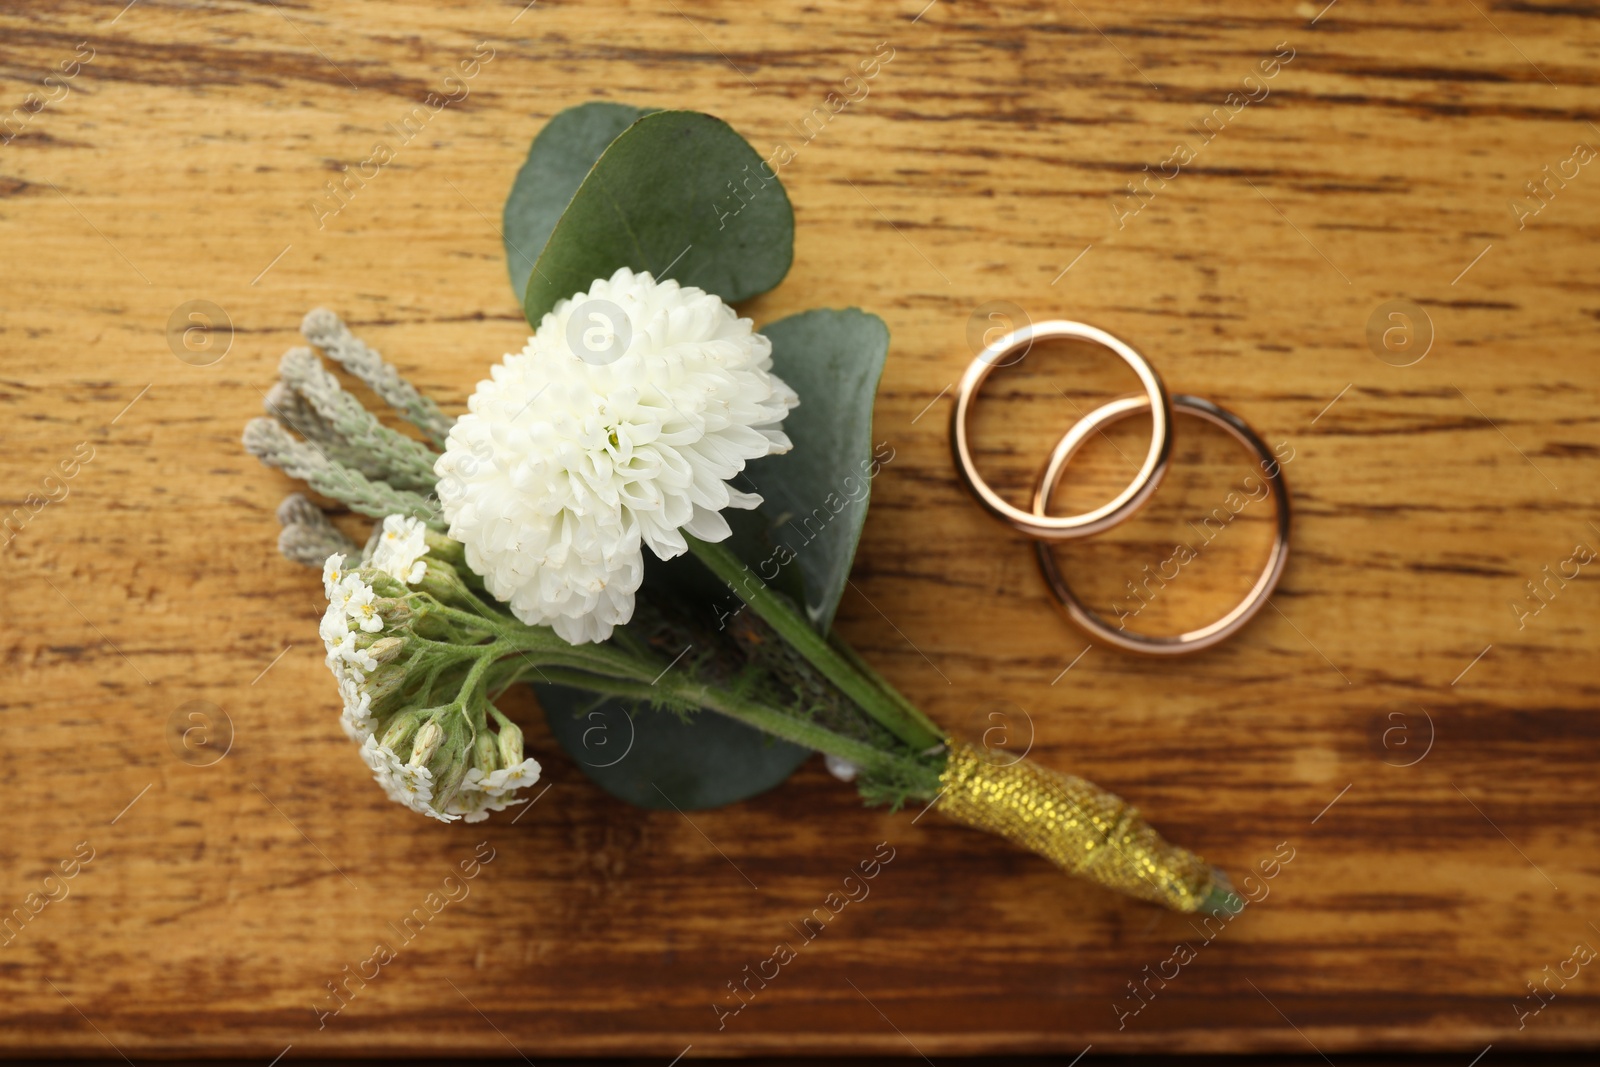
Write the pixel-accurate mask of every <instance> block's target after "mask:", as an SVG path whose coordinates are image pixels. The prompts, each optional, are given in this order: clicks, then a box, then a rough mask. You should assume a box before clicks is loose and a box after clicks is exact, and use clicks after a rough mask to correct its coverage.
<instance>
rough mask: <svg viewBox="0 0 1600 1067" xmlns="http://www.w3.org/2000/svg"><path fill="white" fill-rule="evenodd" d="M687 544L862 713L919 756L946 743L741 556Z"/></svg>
mask: <svg viewBox="0 0 1600 1067" xmlns="http://www.w3.org/2000/svg"><path fill="white" fill-rule="evenodd" d="M686 540H687V541H688V542H689V551H691V552H693V553H694V554H695V556H696V557H697V558H698V559H699V560H700V562H702V563H704V564H705V565H706V566H707V567H709V568H710V569H711V572H712V573H713V574H715V575H716V576H717V577H718V578H721V579H722V580H723V581H725V582H727V583H728V585H729V587H730V588H732V589H733V591H734V592H735V593H736V594H738V596H739V598H740V599H741V600H743V601H744V602H745V603H746V604H748V605H750V606H751V607H752V608H754V609H755V611H756V614H757V615H760V616H761V618H762V619H764V620H765V621H766V622H767V624H768V625H770V626H771V627H772V628H773V629H774V630H777V631H778V633H779V634H780V635H781V636H782V637H783V639H784V640H785V641H788V642H789V644H790V645H792V646H793V647H794V648H795V650H796V651H798V652H799V653H800V654H801V655H802V656H804V657H805V658H806V659H807V660H808V661H809V662H810V663H811V665H812V666H813V667H815V668H816V669H817V670H819V671H821V672H822V674H823V675H824V676H825V677H827V678H828V680H829V681H831V682H833V684H834V685H836V686H838V687H839V688H840V689H841V690H842V691H843V692H844V693H845V695H846V696H848V697H850V698H851V699H852V700H854V701H855V702H856V703H857V704H858V705H860V707H861V709H862V710H863V711H865V712H866V713H867V714H868V715H871V716H872V717H873V718H874V719H876V720H878V722H880V723H881V724H883V726H884V728H885V729H887V730H889V731H890V732H891V733H893V734H894V735H895V736H896V737H898V738H900V740H902V741H904V742H905V743H906V744H907V745H909V746H910V747H911V748H912V749H913V750H914V751H917V752H922V751H924V750H926V749H929V748H933V747H935V746H938V745H942V744H944V740H945V735H944V731H942V730H940V729H939V727H938V726H937V725H935V724H934V722H933V720H932V719H929V718H928V717H927V716H926V715H924V714H923V713H922V712H920V711H918V710H917V709H916V708H915V707H913V706H912V705H911V703H910V702H909V701H907V700H906V699H905V698H904V697H901V696H899V694H897V693H896V694H894V695H892V696H891V695H890V694H891V693H893V690H892V689H891V688H890V687H889V684H888V683H887V682H885V681H883V679H881V678H878V679H877V680H876V681H874V680H873V678H869V677H868V676H867V675H865V674H863V673H862V672H861V671H860V670H859V669H858V668H857V667H856V666H855V665H854V664H852V663H851V662H850V660H849V659H847V658H846V657H845V656H844V655H842V654H841V653H840V652H839V651H838V650H837V649H835V648H834V647H833V646H832V645H830V644H829V643H828V641H827V639H826V638H824V637H823V636H822V635H821V634H819V633H817V631H816V630H814V629H813V628H812V627H811V624H810V623H809V622H807V621H806V620H805V619H803V618H801V617H800V615H799V614H798V613H796V612H795V610H794V609H793V608H791V607H790V606H789V604H788V603H787V602H786V601H785V600H784V599H783V598H782V597H780V596H779V595H778V594H777V593H774V592H773V591H772V590H771V589H769V588H767V586H766V583H764V582H762V581H761V579H760V578H758V577H756V575H755V574H754V573H753V572H752V571H751V570H750V568H748V567H746V566H745V565H744V564H743V563H741V562H739V559H738V557H737V556H735V555H734V554H733V553H732V552H731V551H729V550H728V548H727V547H726V546H724V545H721V544H711V543H709V542H706V541H702V540H700V539H699V538H697V537H686ZM845 758H847V759H848V758H849V757H845ZM851 762H855V761H854V760H852V761H851Z"/></svg>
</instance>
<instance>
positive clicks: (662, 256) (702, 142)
mask: <svg viewBox="0 0 1600 1067" xmlns="http://www.w3.org/2000/svg"><path fill="white" fill-rule="evenodd" d="M617 117H618V116H617V114H616V113H613V114H612V116H611V120H610V121H612V122H614V121H615V120H616V118H617ZM600 135H601V134H600V133H598V132H597V133H595V134H594V136H595V137H596V138H598V137H599V136H600ZM537 147H538V145H537V142H536V143H535V148H537ZM531 158H532V153H530V161H531ZM525 169H526V168H525ZM793 257H794V211H793V210H792V209H791V208H790V206H789V197H788V195H787V194H785V193H784V191H783V183H782V182H780V181H778V178H777V175H776V174H773V173H772V172H771V171H770V170H769V169H768V168H767V166H766V164H765V163H764V161H763V160H762V159H761V157H760V156H759V155H757V154H756V150H755V149H753V148H751V147H750V145H749V144H748V143H747V142H746V141H745V139H744V138H742V137H740V136H739V135H738V134H737V133H735V132H734V130H733V128H732V127H731V126H729V125H728V124H727V123H725V122H723V121H722V120H721V119H718V118H713V117H712V116H710V115H704V114H701V113H700V112H697V111H657V112H654V113H653V114H648V115H645V116H644V117H643V118H640V119H639V120H638V121H637V122H635V123H633V125H631V126H629V127H628V128H627V129H626V130H624V131H623V132H622V133H621V134H620V135H618V136H617V137H616V139H615V140H614V141H612V142H611V143H610V145H609V147H607V148H606V149H605V151H604V152H602V153H601V155H600V158H599V159H598V160H597V161H596V162H595V164H594V167H593V169H591V170H590V171H589V173H588V175H587V176H586V177H585V178H584V179H583V182H582V183H581V184H580V185H579V186H578V191H577V192H576V193H575V194H573V196H572V199H571V201H570V202H569V203H568V204H567V206H566V210H565V211H564V212H562V214H561V217H560V220H559V221H558V222H557V223H556V224H555V228H554V229H553V230H552V231H551V233H550V237H549V240H548V241H546V242H545V244H544V248H543V251H541V252H540V253H539V256H538V260H537V262H536V263H535V265H534V268H533V271H532V274H531V276H530V277H529V279H528V287H527V290H526V292H525V294H524V296H523V311H524V313H525V314H526V315H527V317H528V321H529V322H530V323H532V324H533V325H534V326H535V327H537V326H538V324H539V320H540V319H542V318H543V317H544V315H545V313H546V312H548V311H549V310H550V309H551V308H552V307H554V306H555V304H556V302H557V301H559V300H563V299H565V298H567V297H570V296H572V295H573V294H574V293H578V292H583V291H586V290H587V289H588V288H589V285H590V283H591V282H593V281H594V280H595V279H596V278H607V277H610V276H611V275H612V274H613V273H615V272H616V270H617V268H619V267H630V268H632V269H633V270H636V271H649V272H651V274H653V275H655V276H656V277H658V278H663V277H665V278H675V279H677V280H678V282H680V283H681V284H683V285H693V286H698V287H700V288H701V289H704V290H706V291H707V292H709V293H715V294H716V295H717V296H720V297H721V298H722V299H723V300H724V301H726V302H728V303H730V304H731V303H736V302H738V301H740V300H746V299H749V298H750V297H752V296H756V295H758V294H760V293H764V292H766V291H767V290H768V289H771V288H772V287H773V286H775V285H777V284H778V283H779V282H780V281H782V280H783V276H784V275H785V274H786V273H788V270H789V263H790V261H791V260H792V259H793ZM512 258H514V259H520V258H521V257H520V256H518V255H516V254H515V253H513V254H512ZM513 276H515V275H513Z"/></svg>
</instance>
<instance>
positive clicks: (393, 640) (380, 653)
mask: <svg viewBox="0 0 1600 1067" xmlns="http://www.w3.org/2000/svg"><path fill="white" fill-rule="evenodd" d="M404 647H406V643H405V641H403V640H401V639H400V638H398V637H382V638H379V639H378V640H376V641H374V642H373V643H372V644H371V645H370V646H369V647H368V648H367V654H368V655H370V656H371V657H372V658H373V659H375V660H377V661H378V662H379V663H388V662H389V661H390V660H392V659H394V658H395V657H396V656H398V655H399V654H400V650H401V649H402V648H404Z"/></svg>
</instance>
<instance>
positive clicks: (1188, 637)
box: [1033, 393, 1289, 656]
mask: <svg viewBox="0 0 1600 1067" xmlns="http://www.w3.org/2000/svg"><path fill="white" fill-rule="evenodd" d="M1172 406H1173V410H1174V411H1176V412H1181V413H1183V414H1185V415H1194V416H1197V417H1198V418H1202V419H1205V420H1206V421H1207V422H1210V423H1212V424H1214V425H1216V426H1220V427H1221V428H1222V429H1224V430H1226V431H1227V432H1228V433H1229V434H1230V435H1232V437H1233V438H1234V439H1235V440H1237V441H1239V442H1240V443H1241V444H1243V445H1244V446H1245V447H1246V448H1248V449H1250V450H1251V451H1252V452H1254V453H1255V454H1256V455H1257V456H1258V457H1259V458H1260V468H1261V474H1262V476H1263V477H1264V478H1265V479H1266V482H1267V485H1268V486H1269V487H1270V489H1271V492H1272V499H1273V504H1274V506H1275V507H1276V508H1277V526H1276V528H1275V529H1274V531H1273V541H1272V553H1271V555H1270V556H1269V557H1268V559H1267V566H1266V569H1265V570H1263V571H1262V572H1261V576H1260V577H1259V578H1257V579H1256V584H1255V586H1254V587H1252V588H1251V590H1250V592H1249V593H1248V594H1247V595H1246V596H1245V598H1244V600H1242V601H1240V603H1239V604H1238V605H1237V606H1236V607H1234V609H1233V610H1232V611H1230V612H1228V613H1227V614H1226V615H1224V616H1223V617H1222V618H1220V619H1218V620H1217V621H1216V622H1213V623H1210V624H1209V625H1206V626H1202V627H1200V628H1199V629H1198V630H1190V631H1188V632H1186V633H1181V634H1176V635H1174V636H1150V635H1147V634H1140V633H1134V632H1133V631H1132V630H1128V629H1124V628H1119V627H1116V626H1112V625H1111V624H1110V623H1108V622H1106V620H1105V619H1103V618H1101V617H1100V616H1099V615H1097V614H1095V613H1094V612H1093V611H1090V610H1089V608H1088V607H1087V606H1085V605H1084V603H1083V601H1082V600H1080V599H1078V596H1077V594H1076V593H1074V592H1073V591H1072V588H1071V587H1070V586H1068V585H1067V582H1066V579H1065V578H1063V577H1062V575H1061V568H1060V566H1059V565H1058V564H1057V563H1056V558H1055V556H1054V555H1053V554H1052V553H1051V551H1050V546H1049V545H1046V544H1045V543H1044V542H1042V541H1040V542H1036V543H1035V544H1034V546H1033V547H1034V550H1035V552H1036V553H1037V555H1038V557H1039V571H1040V573H1041V574H1043V575H1044V580H1045V583H1046V584H1047V585H1048V586H1049V587H1050V592H1051V593H1052V594H1053V595H1054V596H1055V598H1056V602H1057V603H1058V604H1059V605H1060V607H1061V609H1062V611H1063V612H1065V614H1066V616H1067V618H1069V619H1071V620H1072V621H1073V622H1074V623H1076V624H1077V625H1078V626H1079V627H1081V628H1082V629H1083V630H1085V631H1086V632H1087V633H1088V634H1089V636H1090V637H1093V638H1095V639H1097V640H1100V641H1103V642H1105V643H1106V644H1108V645H1115V646H1116V647H1117V648H1121V649H1125V650H1127V651H1129V652H1142V653H1145V654H1147V655H1154V656H1178V655H1184V654H1185V653H1189V652H1198V651H1200V650H1201V649H1203V648H1210V647H1211V646H1212V645H1215V644H1217V643H1218V642H1220V641H1224V640H1226V639H1227V638H1228V637H1229V636H1231V635H1232V634H1234V633H1235V632H1237V631H1238V630H1239V629H1240V627H1242V626H1244V624H1245V623H1247V622H1249V621H1250V619H1251V618H1252V617H1253V616H1254V615H1255V614H1256V612H1258V611H1260V610H1261V608H1262V606H1263V605H1265V604H1266V603H1267V598H1268V597H1270V596H1271V595H1272V591H1273V590H1274V589H1275V588H1277V585H1278V578H1279V577H1280V576H1281V575H1282V574H1283V566H1284V563H1285V562H1286V561H1287V560H1288V558H1289V489H1288V486H1287V485H1285V484H1284V480H1283V471H1282V469H1281V467H1280V465H1279V463H1278V460H1277V458H1276V457H1275V456H1274V455H1273V453H1272V450H1271V449H1270V448H1268V447H1267V445H1266V443H1265V442H1264V441H1262V440H1261V438H1260V437H1258V436H1257V435H1256V432H1255V431H1254V430H1252V429H1251V428H1250V426H1249V424H1248V423H1246V422H1245V421H1244V420H1243V419H1241V418H1239V416H1237V415H1235V414H1234V413H1233V412H1231V411H1228V410H1227V409H1225V408H1221V407H1218V406H1217V405H1216V404H1213V403H1212V402H1211V401H1209V400H1204V399H1201V398H1200V397H1197V396H1186V395H1184V394H1181V393H1180V394H1178V395H1176V396H1174V397H1172ZM1149 407H1150V398H1149V397H1147V396H1142V395H1134V396H1125V397H1121V398H1119V399H1116V400H1113V401H1111V402H1110V403H1108V404H1104V405H1102V406H1101V407H1098V408H1096V409H1095V410H1093V411H1091V412H1090V413H1089V414H1088V415H1086V416H1084V417H1083V418H1082V419H1081V420H1079V421H1078V422H1077V423H1076V424H1075V425H1074V426H1073V427H1072V428H1071V429H1070V430H1068V431H1067V432H1066V434H1065V435H1063V436H1062V438H1061V440H1060V441H1059V442H1057V444H1056V447H1055V450H1054V451H1053V452H1051V453H1050V460H1049V462H1048V463H1046V464H1045V468H1044V471H1043V472H1042V473H1041V474H1040V476H1039V482H1038V484H1037V485H1036V486H1035V487H1034V492H1033V511H1034V514H1035V515H1043V514H1044V513H1045V510H1046V508H1047V507H1048V506H1049V503H1050V496H1051V494H1053V493H1054V492H1055V489H1056V486H1057V484H1059V483H1060V481H1061V476H1062V474H1063V473H1064V472H1065V471H1066V469H1067V464H1069V463H1071V462H1072V457H1073V456H1074V455H1075V454H1076V453H1077V451H1078V449H1079V448H1081V447H1082V446H1083V443H1084V441H1085V440H1087V439H1088V437H1089V436H1090V435H1091V434H1094V433H1097V432H1098V431H1100V430H1102V429H1104V428H1105V427H1106V426H1109V425H1111V424H1113V423H1116V422H1120V421H1121V420H1123V419H1125V418H1127V417H1128V416H1130V415H1134V414H1137V413H1138V412H1141V411H1144V410H1146V409H1147V408H1149ZM1148 495H1149V494H1145V496H1148ZM1141 502H1142V499H1141ZM1229 510H1230V512H1231V511H1232V509H1229ZM1124 517H1126V516H1124ZM1157 574H1158V580H1160V581H1162V582H1166V581H1168V580H1169V579H1167V578H1166V577H1165V576H1163V575H1160V573H1159V571H1158V572H1157Z"/></svg>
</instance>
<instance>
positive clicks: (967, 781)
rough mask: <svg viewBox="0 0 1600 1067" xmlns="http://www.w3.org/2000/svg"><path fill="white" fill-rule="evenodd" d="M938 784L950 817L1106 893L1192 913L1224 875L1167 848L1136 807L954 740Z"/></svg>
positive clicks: (1188, 854) (1185, 852)
mask: <svg viewBox="0 0 1600 1067" xmlns="http://www.w3.org/2000/svg"><path fill="white" fill-rule="evenodd" d="M939 784H940V785H942V786H943V787H944V792H943V793H942V794H940V797H939V800H938V803H937V807H938V809H939V810H940V811H941V812H943V813H944V814H945V815H946V816H947V817H948V818H950V819H952V820H954V821H955V822H958V823H961V824H962V825H964V826H970V827H972V828H973V829H975V830H984V831H987V832H988V833H991V834H998V835H999V836H1001V837H1003V838H1005V839H1006V840H1008V841H1011V842H1013V843H1014V844H1018V845H1021V846H1022V847H1023V848H1025V849H1027V850H1028V851H1030V852H1035V853H1038V854H1039V855H1041V856H1043V857H1044V858H1045V859H1047V860H1049V861H1050V862H1051V863H1054V864H1056V865H1057V866H1058V867H1062V868H1065V869H1066V870H1067V871H1069V872H1070V873H1072V874H1076V875H1078V876H1079V877H1082V878H1087V879H1089V880H1090V881H1091V882H1094V883H1095V884H1096V885H1102V886H1105V887H1106V888H1107V889H1114V890H1116V891H1117V892H1119V893H1126V894H1128V895H1129V896H1132V897H1138V898H1139V899H1141V900H1148V901H1151V902H1153V903H1156V904H1162V905H1165V906H1166V907H1169V908H1172V909H1173V910H1174V911H1185V912H1194V911H1199V910H1200V907H1201V905H1202V904H1204V903H1205V901H1206V899H1207V897H1208V896H1209V895H1210V894H1211V892H1212V888H1213V886H1214V885H1216V884H1217V878H1218V877H1219V874H1220V872H1216V871H1214V870H1213V869H1212V868H1211V867H1210V866H1209V865H1208V864H1207V863H1206V862H1205V861H1204V860H1202V859H1201V858H1200V857H1199V856H1196V855H1195V854H1194V853H1193V852H1190V851H1189V850H1188V849H1183V848H1178V847H1177V846H1176V845H1171V844H1168V843H1167V841H1166V840H1164V839H1163V838H1162V837H1161V835H1160V834H1158V833H1156V832H1155V831H1154V830H1152V829H1151V828H1150V825H1149V824H1148V823H1146V822H1145V821H1144V819H1143V818H1142V817H1140V815H1139V809H1137V808H1135V807H1133V806H1132V805H1130V804H1128V803H1127V802H1126V801H1124V800H1123V799H1122V798H1121V797H1118V796H1115V795H1113V794H1111V793H1107V792H1106V791H1105V790H1103V789H1101V788H1099V787H1098V786H1096V785H1095V784H1094V783H1093V782H1086V781H1084V780H1083V779H1082V778H1074V777H1072V776H1071V775H1066V774H1057V773H1056V772H1054V771H1051V770H1046V769H1045V768H1043V767H1040V766H1037V765H1036V764H1032V763H1029V762H1028V761H1027V760H1019V759H1015V758H1014V757H1012V756H1009V755H1005V754H1000V753H990V752H985V751H982V750H980V749H976V748H974V747H972V746H971V745H967V744H963V743H961V742H959V741H952V742H950V760H949V762H948V763H947V764H946V765H945V769H944V773H943V774H942V775H941V776H940V780H939Z"/></svg>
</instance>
